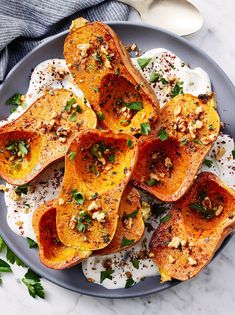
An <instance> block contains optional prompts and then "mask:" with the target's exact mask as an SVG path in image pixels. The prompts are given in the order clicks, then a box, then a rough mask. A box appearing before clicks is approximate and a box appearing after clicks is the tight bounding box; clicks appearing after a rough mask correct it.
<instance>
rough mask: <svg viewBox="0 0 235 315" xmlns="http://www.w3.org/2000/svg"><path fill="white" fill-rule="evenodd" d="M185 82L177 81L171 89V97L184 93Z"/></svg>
mask: <svg viewBox="0 0 235 315" xmlns="http://www.w3.org/2000/svg"><path fill="white" fill-rule="evenodd" d="M183 84H184V82H178V83H176V85H175V86H174V87H173V89H172V91H171V98H173V97H175V96H177V95H179V94H183Z"/></svg>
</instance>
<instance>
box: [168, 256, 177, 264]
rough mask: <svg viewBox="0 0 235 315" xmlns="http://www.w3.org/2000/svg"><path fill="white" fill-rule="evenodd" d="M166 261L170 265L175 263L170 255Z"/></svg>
mask: <svg viewBox="0 0 235 315" xmlns="http://www.w3.org/2000/svg"><path fill="white" fill-rule="evenodd" d="M168 260H169V263H170V264H173V263H174V262H175V258H174V257H172V256H171V255H169V256H168Z"/></svg>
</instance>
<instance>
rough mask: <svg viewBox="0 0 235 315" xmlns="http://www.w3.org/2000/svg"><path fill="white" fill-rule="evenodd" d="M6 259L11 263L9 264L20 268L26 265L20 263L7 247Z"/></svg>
mask: <svg viewBox="0 0 235 315" xmlns="http://www.w3.org/2000/svg"><path fill="white" fill-rule="evenodd" d="M6 258H7V260H8V261H9V262H10V263H11V264H13V265H14V264H15V263H16V264H17V266H20V267H26V265H25V264H24V263H23V261H21V260H20V259H19V258H18V257H17V256H16V254H15V253H13V251H12V250H11V249H10V248H9V247H8V246H7V254H6Z"/></svg>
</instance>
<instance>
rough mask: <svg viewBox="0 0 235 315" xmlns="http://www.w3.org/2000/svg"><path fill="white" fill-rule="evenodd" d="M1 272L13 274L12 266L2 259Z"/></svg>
mask: <svg viewBox="0 0 235 315" xmlns="http://www.w3.org/2000/svg"><path fill="white" fill-rule="evenodd" d="M0 272H12V270H11V266H10V265H9V264H8V263H7V262H5V261H4V260H2V259H0Z"/></svg>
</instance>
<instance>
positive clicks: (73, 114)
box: [69, 113, 77, 122]
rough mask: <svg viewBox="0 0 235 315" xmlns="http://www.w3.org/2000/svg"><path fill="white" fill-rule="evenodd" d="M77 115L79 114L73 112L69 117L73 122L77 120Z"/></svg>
mask: <svg viewBox="0 0 235 315" xmlns="http://www.w3.org/2000/svg"><path fill="white" fill-rule="evenodd" d="M76 116H77V114H76V113H72V115H71V116H70V117H69V120H70V121H72V122H75V120H76Z"/></svg>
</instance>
